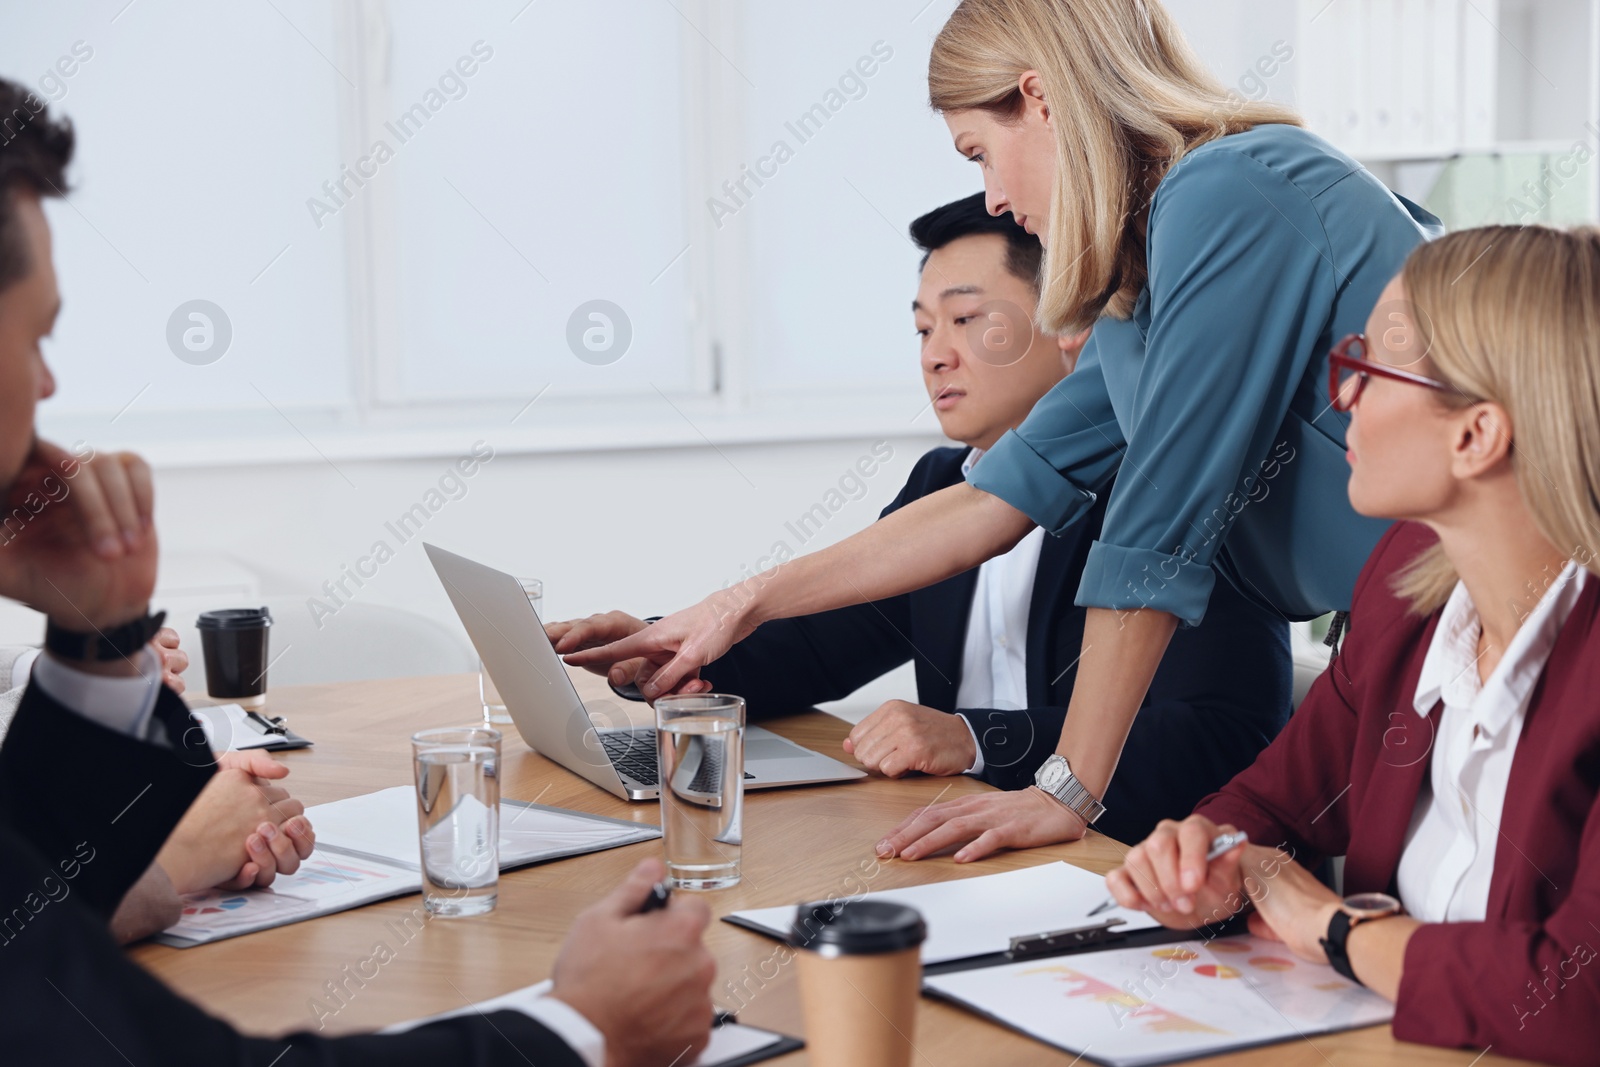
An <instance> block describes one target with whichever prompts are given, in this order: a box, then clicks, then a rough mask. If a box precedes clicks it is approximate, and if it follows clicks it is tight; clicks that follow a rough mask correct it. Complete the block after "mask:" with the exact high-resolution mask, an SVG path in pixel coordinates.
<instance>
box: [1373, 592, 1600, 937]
mask: <svg viewBox="0 0 1600 1067" xmlns="http://www.w3.org/2000/svg"><path fill="white" fill-rule="evenodd" d="M1585 577H1586V575H1585V572H1584V570H1583V568H1582V567H1579V566H1578V565H1577V564H1576V563H1572V562H1569V563H1568V564H1567V565H1566V567H1565V568H1564V569H1563V570H1562V571H1561V573H1560V574H1559V575H1557V577H1556V579H1555V581H1554V582H1552V583H1551V584H1550V588H1549V589H1547V590H1546V591H1545V593H1544V595H1543V596H1542V597H1541V598H1540V600H1539V603H1538V606H1537V607H1535V608H1534V609H1533V611H1532V612H1531V613H1530V614H1529V615H1528V617H1527V618H1525V619H1523V620H1522V625H1521V627H1519V628H1518V630H1517V633H1516V636H1515V637H1513V638H1512V639H1511V644H1510V645H1509V646H1508V647H1507V648H1506V650H1505V655H1504V656H1502V657H1501V659H1500V662H1499V663H1498V664H1496V665H1495V668H1494V671H1493V673H1491V674H1490V675H1489V677H1488V678H1487V679H1485V680H1483V681H1482V682H1480V681H1479V678H1478V660H1479V659H1480V658H1481V657H1480V655H1479V653H1478V638H1479V635H1480V633H1481V624H1480V621H1479V616H1478V609H1477V608H1476V607H1475V606H1474V605H1473V603H1472V597H1471V596H1469V595H1468V593H1467V588H1466V586H1465V585H1463V584H1461V583H1460V582H1457V583H1456V587H1455V590H1454V591H1453V592H1452V593H1451V594H1450V599H1449V601H1447V602H1446V603H1445V606H1444V611H1443V612H1442V613H1441V614H1440V616H1439V626H1438V628H1437V629H1436V630H1435V631H1434V634H1433V641H1432V643H1431V644H1430V645H1429V646H1428V653H1427V657H1426V658H1425V659H1424V660H1423V662H1422V674H1421V676H1420V677H1419V678H1418V679H1417V691H1416V695H1415V697H1414V698H1413V700H1412V707H1414V708H1415V709H1416V712H1417V714H1418V715H1421V716H1424V717H1426V716H1427V714H1428V713H1429V712H1430V711H1432V710H1433V707H1434V705H1435V704H1437V703H1438V702H1439V701H1441V700H1442V701H1444V710H1443V711H1442V712H1441V713H1440V715H1439V725H1438V730H1437V733H1436V734H1435V736H1434V738H1433V749H1432V755H1431V759H1432V764H1431V766H1430V767H1429V778H1428V780H1427V781H1425V782H1424V783H1423V786H1422V791H1421V792H1420V793H1419V794H1418V796H1417V805H1416V808H1415V809H1414V810H1413V811H1412V815H1411V826H1410V828H1409V829H1408V830H1407V831H1406V843H1405V850H1404V851H1403V852H1402V853H1401V855H1400V868H1399V871H1398V872H1397V874H1396V881H1397V883H1398V885H1399V887H1400V900H1401V902H1402V903H1404V904H1405V906H1406V911H1407V912H1408V913H1409V914H1411V915H1413V916H1415V917H1416V918H1418V919H1421V920H1422V921H1423V922H1474V921H1477V922H1481V921H1482V920H1483V919H1484V916H1485V914H1486V913H1487V911H1488V908H1489V878H1490V875H1491V874H1492V873H1493V872H1494V854H1495V847H1496V845H1497V844H1498V842H1499V836H1500V809H1501V806H1502V804H1503V802H1504V801H1505V795H1506V780H1507V778H1508V777H1509V776H1510V774H1511V760H1512V757H1513V755H1515V753H1516V750H1517V739H1518V738H1519V737H1520V736H1521V734H1522V723H1523V719H1524V718H1525V717H1526V712H1527V707H1528V697H1529V695H1530V694H1531V693H1532V692H1533V687H1534V685H1535V683H1537V682H1538V680H1539V675H1540V674H1541V673H1542V672H1543V670H1544V665H1545V661H1546V660H1548V659H1549V658H1550V651H1551V649H1553V648H1554V647H1555V643H1556V636H1557V635H1558V634H1559V633H1560V632H1561V626H1562V624H1563V623H1565V622H1566V621H1567V616H1568V615H1570V614H1572V609H1573V606H1574V605H1575V604H1576V603H1577V601H1578V594H1579V593H1581V592H1582V591H1583V586H1584V579H1585Z"/></svg>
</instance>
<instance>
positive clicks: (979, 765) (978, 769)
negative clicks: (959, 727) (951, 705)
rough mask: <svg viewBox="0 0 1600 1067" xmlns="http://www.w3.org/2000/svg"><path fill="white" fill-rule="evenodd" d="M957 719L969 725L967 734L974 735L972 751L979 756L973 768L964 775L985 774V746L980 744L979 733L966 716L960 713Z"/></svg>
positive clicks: (969, 768)
mask: <svg viewBox="0 0 1600 1067" xmlns="http://www.w3.org/2000/svg"><path fill="white" fill-rule="evenodd" d="M956 718H958V719H960V720H961V721H962V722H964V723H966V724H967V733H969V734H971V735H972V751H974V752H976V753H977V754H978V755H977V756H976V758H974V759H973V761H972V766H970V767H968V768H967V769H966V770H965V771H963V772H962V773H963V774H982V773H983V746H982V745H980V744H978V731H977V730H976V729H974V728H973V725H972V720H971V719H969V718H967V717H966V716H965V715H962V714H961V713H960V712H957V713H956Z"/></svg>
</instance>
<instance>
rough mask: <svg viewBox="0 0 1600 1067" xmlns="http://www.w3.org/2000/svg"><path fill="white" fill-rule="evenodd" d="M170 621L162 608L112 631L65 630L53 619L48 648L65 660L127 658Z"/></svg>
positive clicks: (46, 631)
mask: <svg viewBox="0 0 1600 1067" xmlns="http://www.w3.org/2000/svg"><path fill="white" fill-rule="evenodd" d="M166 621H167V613H166V612H164V611H159V612H157V613H156V614H154V615H150V614H146V615H145V616H144V617H143V618H139V619H134V620H133V621H132V622H125V623H123V624H122V625H121V626H114V627H112V628H111V629H109V630H96V631H95V632H94V633H87V634H85V633H79V632H78V631H76V630H67V629H64V628H62V627H60V626H57V625H56V624H55V622H54V621H51V622H49V623H48V624H46V626H45V629H44V647H45V648H46V649H47V650H49V651H50V652H51V653H52V654H54V655H56V656H58V657H60V658H61V659H64V660H71V661H73V662H76V663H100V662H104V661H105V660H113V659H127V658H128V657H129V656H132V655H133V654H134V653H135V652H137V651H139V650H140V649H141V648H143V647H144V646H145V645H148V644H149V643H150V639H151V638H152V637H154V636H155V635H156V631H158V630H160V629H161V626H162V624H163V623H165V622H166Z"/></svg>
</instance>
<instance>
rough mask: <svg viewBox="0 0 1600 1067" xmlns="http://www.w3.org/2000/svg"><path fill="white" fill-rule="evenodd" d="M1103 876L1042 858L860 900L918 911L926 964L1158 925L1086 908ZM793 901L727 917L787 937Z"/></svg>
mask: <svg viewBox="0 0 1600 1067" xmlns="http://www.w3.org/2000/svg"><path fill="white" fill-rule="evenodd" d="M1109 896H1110V893H1108V892H1107V891H1106V880H1105V877H1104V876H1103V875H1098V874H1095V873H1093V872H1092V871H1086V870H1084V869H1083V868H1082V867H1074V866H1072V865H1071V864H1070V863H1042V864H1040V865H1039V866H1037V867H1028V868H1025V869H1024V870H1020V871H1007V872H1005V873H1004V874H989V875H983V876H980V877H978V878H963V879H961V880H960V881H955V882H934V883H931V884H929V885H919V886H913V887H911V888H910V889H886V890H884V891H882V892H879V893H866V894H864V895H863V896H861V897H860V898H859V899H861V900H887V901H891V902H892V903H895V904H906V905H909V906H910V907H913V908H916V909H917V910H918V911H919V912H921V913H922V918H923V921H924V922H926V923H927V924H928V939H927V940H926V941H924V942H923V943H922V962H923V964H924V965H925V966H926V965H928V964H933V963H946V962H948V961H950V960H964V959H967V958H969V957H972V956H983V955H987V954H989V953H991V952H1004V951H1006V950H1007V949H1008V948H1010V947H1011V939H1012V938H1013V937H1029V936H1032V935H1034V934H1044V933H1050V932H1053V931H1056V930H1065V929H1069V928H1072V927H1076V926H1088V925H1090V924H1092V923H1098V922H1103V921H1104V920H1106V919H1122V920H1124V925H1122V926H1119V927H1117V930H1118V931H1119V932H1129V931H1133V930H1146V929H1149V928H1151V927H1154V926H1159V925H1160V924H1159V923H1157V922H1156V921H1155V920H1154V919H1152V918H1150V916H1148V915H1146V914H1145V913H1144V912H1142V911H1129V910H1127V909H1126V908H1122V907H1117V906H1113V907H1110V908H1107V909H1105V910H1104V911H1102V912H1100V913H1099V914H1097V915H1094V916H1091V915H1090V914H1089V912H1091V911H1093V910H1094V909H1096V908H1098V907H1099V906H1100V905H1102V904H1104V903H1105V901H1106V899H1107V898H1108V897H1109ZM794 917H795V906H794V905H792V904H787V905H784V906H783V907H778V908H757V909H752V910H750V911H736V912H734V913H733V914H732V915H730V916H728V919H729V921H731V922H734V924H735V925H737V926H745V927H749V928H755V929H757V930H759V931H760V932H762V933H765V934H769V935H770V936H772V937H778V938H787V937H788V936H789V929H790V927H791V925H792V924H793V923H794Z"/></svg>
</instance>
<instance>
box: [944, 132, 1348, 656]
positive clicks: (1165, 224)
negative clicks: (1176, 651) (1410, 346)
mask: <svg viewBox="0 0 1600 1067" xmlns="http://www.w3.org/2000/svg"><path fill="white" fill-rule="evenodd" d="M1149 263H1150V279H1149V285H1148V289H1147V293H1146V298H1147V300H1148V306H1147V312H1148V324H1147V325H1146V326H1144V331H1145V332H1144V336H1143V338H1142V341H1143V344H1142V346H1140V344H1139V341H1140V338H1139V334H1138V332H1137V330H1138V328H1139V326H1140V325H1141V323H1140V320H1139V317H1138V316H1136V317H1135V321H1134V322H1133V323H1114V324H1111V325H1113V327H1114V331H1115V332H1114V335H1113V336H1114V342H1115V343H1116V347H1115V349H1111V348H1108V349H1107V351H1105V352H1104V353H1103V354H1102V356H1103V363H1102V364H1101V365H1098V366H1097V367H1096V368H1095V371H1096V377H1097V379H1098V381H1097V382H1096V383H1091V382H1083V383H1078V382H1077V378H1078V375H1077V374H1076V373H1075V374H1073V375H1070V376H1069V377H1068V378H1067V379H1066V382H1065V383H1063V384H1064V385H1065V386H1067V387H1068V388H1065V389H1058V390H1057V391H1056V392H1054V393H1052V394H1051V395H1050V398H1048V399H1047V401H1045V402H1041V403H1040V404H1039V406H1037V407H1036V408H1035V409H1034V410H1033V412H1032V414H1030V415H1029V417H1028V419H1027V420H1026V421H1025V422H1024V423H1023V425H1022V426H1021V427H1020V428H1019V429H1018V430H1017V432H1016V433H1015V435H1008V438H1007V440H1005V441H1002V442H1001V444H1002V445H1008V444H1009V447H1007V448H1005V449H1004V450H1002V449H1001V448H999V447H997V448H996V449H995V450H994V451H993V452H992V453H991V454H989V455H987V456H985V457H984V459H983V462H982V463H980V464H979V465H978V467H977V469H976V471H975V472H974V473H982V474H983V475H984V477H985V478H986V479H988V480H989V484H988V485H986V484H984V481H983V480H980V479H977V478H974V479H973V483H974V484H975V485H977V486H978V487H979V488H980V489H989V491H991V492H994V493H995V494H996V495H999V496H1002V497H1004V498H1006V499H1007V500H1008V502H1010V503H1012V504H1013V505H1014V506H1016V507H1019V508H1021V510H1023V511H1025V512H1027V513H1028V514H1029V515H1030V516H1031V517H1033V518H1034V520H1035V521H1036V522H1040V523H1041V524H1042V525H1046V526H1048V527H1050V528H1052V529H1054V528H1056V526H1057V525H1059V523H1060V522H1061V520H1062V519H1069V520H1070V518H1071V517H1072V516H1073V515H1074V514H1075V513H1076V510H1075V503H1076V502H1075V501H1074V492H1073V491H1074V490H1079V491H1081V489H1083V488H1086V487H1090V486H1092V484H1093V483H1094V481H1095V480H1096V479H1099V478H1101V477H1103V476H1104V475H1105V474H1106V473H1107V466H1108V465H1110V466H1115V465H1116V461H1117V460H1120V464H1121V468H1122V473H1121V476H1120V477H1119V478H1118V479H1117V486H1116V492H1115V493H1114V495H1113V496H1112V499H1111V502H1110V505H1109V507H1108V508H1107V511H1106V519H1105V524H1104V527H1103V529H1102V531H1101V535H1100V539H1099V541H1097V542H1096V543H1095V545H1094V546H1093V548H1092V549H1091V550H1090V553H1089V557H1088V562H1087V565H1086V566H1085V568H1084V572H1083V579H1082V583H1081V585H1080V586H1079V590H1078V598H1077V602H1078V603H1079V604H1080V605H1082V606H1084V607H1098V608H1111V609H1116V610H1132V609H1137V608H1154V609H1157V610H1160V611H1165V612H1169V613H1171V614H1173V615H1176V616H1177V617H1178V618H1179V619H1180V620H1182V621H1183V622H1184V623H1185V624H1187V625H1195V624H1197V623H1199V622H1200V620H1201V618H1202V617H1203V616H1204V615H1205V608H1206V604H1207V602H1208V601H1209V600H1210V596H1211V589H1212V586H1213V583H1214V581H1215V578H1214V573H1213V570H1212V566H1211V565H1212V563H1213V562H1214V561H1215V560H1216V558H1217V554H1218V552H1219V551H1220V550H1221V549H1222V547H1223V543H1224V541H1225V539H1226V537H1227V533H1228V530H1229V529H1230V528H1231V526H1232V525H1233V523H1234V521H1235V520H1236V519H1237V518H1238V516H1239V514H1240V513H1241V512H1243V511H1244V510H1245V509H1246V508H1248V507H1250V506H1251V504H1252V498H1253V497H1254V496H1255V495H1256V494H1257V493H1258V492H1260V490H1258V488H1257V487H1258V486H1259V485H1260V484H1261V483H1262V481H1263V480H1264V479H1265V480H1270V479H1271V478H1272V477H1275V476H1276V475H1277V474H1278V473H1281V467H1282V466H1283V465H1285V464H1287V463H1292V457H1293V449H1292V448H1289V447H1287V446H1286V445H1284V444H1282V443H1280V442H1279V441H1278V438H1279V437H1281V436H1282V434H1281V427H1283V425H1284V421H1285V417H1286V415H1287V414H1288V412H1289V408H1290V404H1291V402H1292V401H1293V400H1294V398H1295V394H1296V390H1297V389H1299V388H1300V387H1301V385H1302V382H1303V381H1304V379H1305V376H1306V373H1307V370H1308V365H1309V364H1310V362H1311V361H1312V360H1313V359H1315V358H1316V356H1317V350H1318V347H1319V341H1320V340H1321V339H1322V337H1323V333H1324V330H1325V329H1326V324H1327V322H1328V319H1329V315H1330V314H1331V311H1332V307H1333V301H1334V297H1335V294H1336V291H1337V283H1336V278H1337V276H1338V272H1337V270H1336V268H1335V266H1334V264H1333V261H1332V258H1331V253H1330V250H1329V246H1328V241H1327V239H1326V236H1325V234H1324V233H1323V230H1322V225H1321V221H1320V219H1319V217H1318V214H1317V211H1316V208H1315V205H1314V204H1313V203H1312V202H1311V200H1310V198H1309V197H1308V196H1307V195H1306V194H1305V193H1304V192H1302V191H1301V190H1300V189H1299V188H1297V187H1296V186H1295V185H1294V184H1293V183H1291V182H1290V181H1289V180H1288V179H1287V178H1285V177H1284V176H1283V175H1282V174H1280V173H1279V172H1277V171H1275V170H1273V169H1271V168H1269V167H1267V166H1265V165H1264V164H1262V163H1260V162H1258V161H1257V160H1256V159H1254V158H1252V157H1250V156H1247V155H1244V154H1242V153H1240V152H1237V151H1233V150H1231V149H1227V148H1216V149H1213V150H1211V151H1205V150H1201V151H1200V152H1199V153H1198V154H1196V155H1194V156H1191V157H1190V158H1188V159H1186V160H1184V161H1183V162H1182V163H1180V164H1179V167H1178V170H1177V171H1175V172H1174V173H1173V174H1172V175H1170V176H1169V177H1168V178H1167V179H1166V180H1165V181H1164V182H1163V183H1162V185H1161V187H1160V189H1159V190H1158V192H1157V195H1156V198H1155V202H1154V204H1153V207H1152V213H1151V221H1150V238H1149ZM1130 335H1131V336H1130ZM1129 346H1131V348H1132V350H1131V351H1122V348H1124V347H1129ZM1107 383H1109V385H1110V388H1109V390H1108V388H1107ZM1073 386H1078V388H1076V389H1074V388H1072V387H1073ZM1091 393H1092V394H1093V398H1094V403H1092V404H1084V403H1081V402H1080V403H1077V404H1075V403H1073V402H1074V401H1077V400H1078V398H1079V396H1080V395H1087V394H1091ZM1057 397H1059V400H1056V401H1055V402H1049V401H1050V400H1054V399H1055V398H1057ZM1113 403H1114V404H1115V408H1116V411H1117V412H1118V413H1120V415H1121V418H1120V420H1118V421H1119V422H1120V426H1121V430H1120V431H1112V430H1111V429H1109V428H1108V427H1105V426H1104V425H1103V420H1104V418H1105V416H1106V415H1107V414H1108V413H1109V412H1110V411H1111V410H1112V405H1113ZM1075 407H1076V408H1080V409H1081V410H1074V408H1075ZM1097 431H1098V433H1097ZM1114 435H1115V436H1120V437H1121V438H1125V439H1126V446H1125V447H1124V448H1121V449H1119V450H1116V452H1120V455H1117V454H1116V452H1112V453H1109V454H1108V452H1107V451H1106V450H1105V449H1095V448H1093V447H1092V445H1093V443H1094V442H1093V441H1092V440H1087V439H1089V438H1091V437H1095V436H1098V437H1101V438H1102V439H1104V438H1108V437H1112V436H1114ZM1101 443H1102V444H1104V443H1105V442H1104V440H1102V442H1101ZM1275 445H1279V447H1280V452H1281V454H1278V455H1276V456H1275V455H1274V453H1273V449H1274V446H1275ZM1006 465H1009V466H1011V467H1012V468H1014V470H1013V471H1011V472H1009V473H1003V472H1002V471H1001V470H1000V469H998V468H1001V467H1003V466H1006ZM1044 468H1053V469H1054V471H1055V474H1056V481H1055V487H1054V492H1053V494H1052V496H1051V499H1050V502H1049V506H1044V505H1041V504H1039V503H1038V502H1032V504H1031V506H1024V505H1023V504H1022V503H1021V502H1019V500H1020V499H1021V498H1027V497H1032V496H1038V495H1041V494H1042V493H1044V491H1045V487H1046V486H1048V484H1049V483H1048V480H1047V478H1046V474H1047V473H1048V471H1047V470H1046V469H1044ZM990 486H994V488H990ZM1328 491H1329V492H1339V491H1340V490H1339V489H1338V488H1337V487H1331V488H1330V489H1329V490H1328ZM1008 492H1009V493H1010V494H1011V495H1008ZM1262 495H1263V496H1264V493H1262ZM1079 509H1081V507H1080V508H1079ZM1046 520H1051V521H1046ZM1285 539H1286V540H1287V539H1288V532H1287V531H1285Z"/></svg>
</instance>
